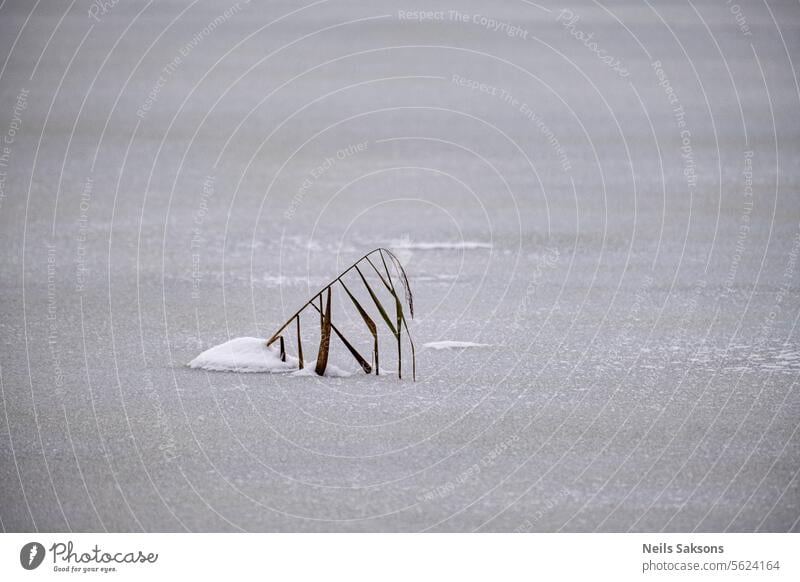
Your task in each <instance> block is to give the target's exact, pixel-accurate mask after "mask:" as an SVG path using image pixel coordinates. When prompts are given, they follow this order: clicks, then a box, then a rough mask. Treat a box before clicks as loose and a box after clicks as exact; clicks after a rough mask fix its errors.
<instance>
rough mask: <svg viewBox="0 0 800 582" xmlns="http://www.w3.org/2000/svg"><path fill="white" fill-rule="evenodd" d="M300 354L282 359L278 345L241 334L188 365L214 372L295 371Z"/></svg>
mask: <svg viewBox="0 0 800 582" xmlns="http://www.w3.org/2000/svg"><path fill="white" fill-rule="evenodd" d="M297 363H298V362H297V358H293V357H291V356H289V355H287V356H286V361H285V362H282V361H281V356H280V352H279V351H278V349H277V348H276V347H267V344H266V342H265V341H264V340H263V339H261V338H257V337H237V338H235V339H232V340H230V341H227V342H225V343H224V344H220V345H218V346H214V347H213V348H209V349H207V350H206V351H204V352H203V353H202V354H200V355H199V356H197V357H196V358H195V359H194V360H192V361H191V362H189V363H188V364H187V365H188V366H189V367H190V368H202V369H203V370H210V371H213V372H270V373H280V372H292V371H294V370H297Z"/></svg>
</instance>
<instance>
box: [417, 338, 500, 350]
mask: <svg viewBox="0 0 800 582" xmlns="http://www.w3.org/2000/svg"><path fill="white" fill-rule="evenodd" d="M490 345H491V344H479V343H475V342H459V341H453V340H445V341H440V342H428V343H426V344H422V347H424V348H430V349H432V350H454V349H462V348H488V347H489V346H490Z"/></svg>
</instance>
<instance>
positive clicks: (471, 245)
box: [390, 240, 492, 251]
mask: <svg viewBox="0 0 800 582" xmlns="http://www.w3.org/2000/svg"><path fill="white" fill-rule="evenodd" d="M390 246H391V248H392V249H402V250H415V251H439V250H446V251H461V250H464V251H474V250H477V249H490V248H492V245H491V244H489V243H485V242H475V241H461V242H450V241H434V242H412V241H408V240H396V241H392V242H391V243H390Z"/></svg>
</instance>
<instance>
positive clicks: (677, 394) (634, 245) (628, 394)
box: [0, 0, 800, 531]
mask: <svg viewBox="0 0 800 582" xmlns="http://www.w3.org/2000/svg"><path fill="white" fill-rule="evenodd" d="M107 4H108V5H107V6H106V7H105V8H103V9H102V10H100V9H98V8H97V7H96V6H95V8H91V7H90V5H89V4H87V3H76V4H67V3H32V2H19V1H14V0H6V1H5V2H0V47H2V48H1V52H0V57H2V58H0V63H3V62H4V64H3V65H0V66H1V67H2V68H1V69H0V79H1V80H0V95H1V96H2V99H0V139H2V140H3V141H4V143H3V144H2V148H1V149H0V172H2V173H1V174H0V243H1V244H2V249H3V254H2V261H0V297H2V299H1V300H0V341H2V350H0V388H2V391H1V392H0V397H2V404H3V410H2V413H0V459H1V461H0V526H2V528H3V529H4V530H7V531H28V530H42V531H69V530H73V531H102V530H109V531H142V530H145V531H156V530H158V531H163V530H166V531H184V530H192V531H220V530H222V531H228V530H231V531H237V530H247V531H329V530H344V531H375V530H381V531H418V530H432V531H472V530H481V531H595V530H598V531H628V530H633V531H661V530H664V531H692V530H697V531H724V530H730V531H756V530H759V531H764V530H765V531H789V530H793V531H798V530H799V529H800V525H799V522H798V520H799V519H800V481H799V480H798V471H799V470H800V446H798V445H800V434H798V430H797V428H798V426H799V425H800V393H798V390H797V380H798V374H799V373H800V342H798V330H797V322H798V316H800V302H799V301H798V299H800V292H799V291H800V288H799V287H798V281H799V280H800V273H798V269H799V268H800V267H799V266H798V257H799V256H800V198H799V197H798V194H799V190H798V188H799V187H800V156H799V155H798V154H800V147H799V145H800V115H798V110H799V109H798V108H799V107H800V89H798V81H797V76H796V71H795V67H796V66H797V64H798V63H800V46H799V45H798V42H800V39H799V38H798V34H797V32H798V29H799V27H800V7H798V4H797V2H790V1H777V0H776V1H772V0H770V1H769V2H767V3H763V4H759V3H744V2H742V3H740V4H741V7H740V11H739V12H736V13H734V12H733V11H732V10H731V8H730V6H729V4H728V3H726V2H723V1H711V0H703V1H700V2H692V3H690V4H689V3H686V4H684V3H673V2H649V3H648V2H633V1H614V2H611V3H593V2H583V3H571V4H569V5H561V4H559V3H558V2H556V1H553V0H544V1H543V2H541V3H531V2H526V1H523V0H514V1H512V0H504V1H503V2H493V3H486V2H471V1H461V2H458V3H455V5H454V4H453V3H451V4H441V5H439V3H438V2H434V3H433V4H431V3H424V4H425V6H426V7H429V8H428V9H429V10H431V13H430V14H426V15H424V18H422V17H421V16H420V15H419V14H418V12H415V11H418V10H419V4H420V3H417V4H416V5H413V4H410V5H406V4H404V3H403V2H398V1H397V0H394V1H391V2H384V1H382V0H379V1H376V2H350V1H324V0H323V1H320V2H315V3H313V4H311V3H309V4H308V5H302V4H300V3H297V2H287V1H277V2H269V3H267V5H261V4H260V3H259V4H256V3H247V2H244V1H243V0H242V1H239V2H235V1H232V2H224V1H220V2H209V1H203V2H192V3H178V2H153V3H147V2H144V1H131V2H119V3H116V4H113V3H107ZM91 6H94V5H91ZM421 18H422V19H421ZM6 57H7V58H6ZM379 246H385V247H388V248H391V249H393V250H394V251H395V253H396V254H397V256H398V258H399V259H400V261H401V262H402V263H403V265H404V266H405V269H406V270H407V271H408V273H409V277H410V283H411V286H412V288H413V291H414V296H415V304H416V305H415V309H416V318H415V320H414V321H413V322H412V323H411V326H410V328H411V333H412V334H413V337H414V341H415V342H416V345H417V348H418V349H417V381H416V382H412V381H410V379H408V378H410V375H406V374H404V378H403V379H402V380H398V378H397V377H396V375H393V374H386V375H381V376H378V377H376V376H374V375H370V376H368V375H365V374H363V373H361V372H360V371H355V370H357V366H356V365H355V364H354V362H353V361H352V359H350V358H349V356H348V354H347V352H346V351H344V350H343V349H342V346H341V344H337V343H336V340H335V338H334V348H333V352H332V355H331V362H332V365H335V366H338V367H340V368H341V369H343V370H347V371H349V372H353V373H352V375H350V376H348V377H334V378H328V377H326V378H319V377H316V376H314V375H310V374H307V375H303V376H301V377H297V376H294V377H290V376H287V375H285V374H253V373H235V372H211V371H204V370H201V369H193V368H190V367H188V366H187V365H186V364H187V363H188V362H190V361H191V360H192V359H193V358H195V357H197V356H198V355H199V354H201V353H202V352H204V351H205V350H207V349H209V348H212V347H213V346H216V345H219V344H222V343H224V342H226V341H228V340H232V339H234V338H242V337H245V338H246V337H251V338H266V337H269V336H270V335H271V334H272V333H273V332H274V331H275V329H276V328H277V327H278V326H279V325H280V324H281V323H282V322H283V321H285V320H286V318H287V317H289V316H291V314H292V313H294V311H295V310H296V309H297V308H298V307H299V306H300V305H301V304H302V303H303V302H305V301H306V300H307V299H308V298H309V297H310V296H312V295H313V294H314V293H316V292H317V291H318V290H319V289H320V287H322V286H323V285H324V284H325V283H326V282H327V281H329V280H330V279H331V278H333V277H334V276H336V275H337V273H339V272H340V271H341V270H342V269H344V268H345V267H347V266H348V265H350V264H351V263H352V262H353V261H354V260H356V259H357V258H358V257H359V256H361V255H363V254H364V253H365V252H367V251H369V250H371V249H373V248H376V247H379ZM334 310H335V313H336V314H337V317H339V318H340V319H339V321H342V322H343V323H342V326H343V327H344V328H345V329H346V330H347V331H348V332H349V335H350V334H352V336H353V337H355V338H357V341H358V347H359V349H361V350H364V352H362V353H368V352H369V350H370V346H371V341H372V340H371V338H370V337H369V336H368V334H367V333H365V332H364V330H363V324H362V323H361V321H360V319H359V316H358V314H357V313H355V312H354V311H353V310H352V308H348V307H347V305H346V304H344V303H337V304H335V305H334ZM381 341H385V342H390V341H391V340H390V339H387V338H385V337H381ZM452 341H457V342H470V343H473V344H486V345H484V346H482V347H480V348H474V349H463V348H460V347H457V348H455V349H425V348H423V347H422V346H423V345H425V344H432V345H433V346H439V347H441V346H443V345H446V344H442V343H440V342H452ZM253 345H256V346H257V344H253ZM385 345H390V344H389V343H386V344H385ZM250 347H252V345H251V346H250ZM450 347H451V348H452V346H450ZM248 349H249V348H248ZM289 349H290V351H291V350H293V347H292V346H291V345H290V346H289ZM307 350H309V353H313V352H314V348H313V341H312V342H311V343H309V345H308V346H307ZM251 355H252V354H251ZM262 356H263V354H262ZM259 357H261V356H259ZM307 357H309V356H308V355H307ZM381 357H382V358H385V360H386V361H385V363H382V365H385V366H386V368H387V370H388V371H392V370H396V369H397V361H396V358H395V357H394V353H393V352H392V351H391V350H388V351H386V353H385V354H384V351H383V350H381ZM403 364H404V366H405V365H408V362H407V361H404V362H403ZM404 370H405V368H404Z"/></svg>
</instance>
